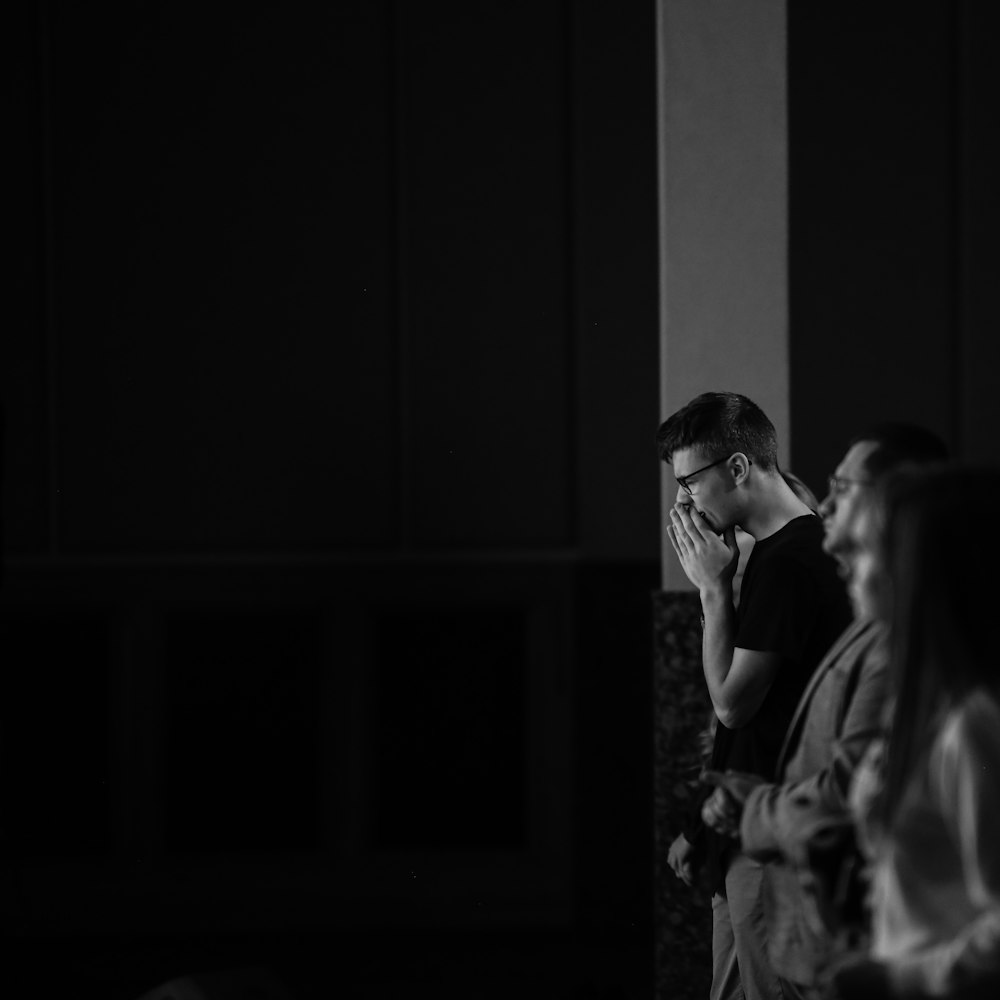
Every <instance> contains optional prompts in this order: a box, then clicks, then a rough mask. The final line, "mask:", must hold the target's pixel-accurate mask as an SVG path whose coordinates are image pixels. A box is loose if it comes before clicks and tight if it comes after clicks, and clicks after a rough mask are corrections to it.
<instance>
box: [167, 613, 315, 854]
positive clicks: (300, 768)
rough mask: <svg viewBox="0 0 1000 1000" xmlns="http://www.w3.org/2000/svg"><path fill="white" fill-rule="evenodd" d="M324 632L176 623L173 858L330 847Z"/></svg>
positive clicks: (280, 624)
mask: <svg viewBox="0 0 1000 1000" xmlns="http://www.w3.org/2000/svg"><path fill="white" fill-rule="evenodd" d="M322 634H323V633H322V628H321V625H320V620H319V618H318V617H310V616H308V615H306V614H303V613H290V614H289V613H285V614H282V613H279V612H275V611H273V610H271V609H266V608H265V609H258V610H256V611H254V610H249V611H248V610H242V611H231V612H229V613H226V612H221V611H215V612H211V613H209V612H201V613H187V614H178V615H175V616H173V617H172V618H171V619H170V620H168V623H167V627H166V643H165V652H164V681H163V688H164V691H165V710H164V718H165V722H164V725H165V749H166V767H165V773H164V775H163V782H164V790H163V815H164V832H165V840H166V847H167V850H168V851H179V852H224V853H232V852H240V851H247V850H257V851H262V850H283V849H284V850H288V849H299V850H303V849H316V848H317V847H318V846H319V844H320V842H321V838H322V832H321V830H320V798H321V796H320V787H319V782H320V772H319V761H320V754H319V748H320V737H319V728H320V720H321V719H322V717H323V714H324V711H325V709H324V706H323V705H321V704H320V701H319V694H320V692H321V690H322V680H321V670H322V669H323V667H324V666H325V664H324V649H323V640H322ZM327 710H328V709H327Z"/></svg>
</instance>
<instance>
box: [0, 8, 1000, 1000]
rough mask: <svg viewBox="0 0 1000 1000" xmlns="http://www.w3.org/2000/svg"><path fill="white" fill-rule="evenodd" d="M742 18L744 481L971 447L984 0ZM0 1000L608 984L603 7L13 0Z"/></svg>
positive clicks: (631, 943)
mask: <svg viewBox="0 0 1000 1000" xmlns="http://www.w3.org/2000/svg"><path fill="white" fill-rule="evenodd" d="M906 11H907V13H906V16H905V18H902V19H901V18H900V17H899V16H898V15H897V16H896V17H891V16H890V12H887V11H886V12H880V11H878V10H875V11H872V10H869V9H866V10H865V11H864V12H863V13H862V12H861V11H854V12H852V11H849V10H841V9H839V8H838V9H836V10H835V9H833V8H832V7H830V6H824V7H823V8H820V7H818V6H816V5H811V4H791V5H790V10H789V142H790V146H789V149H790V153H789V155H790V186H791V194H790V288H791V292H790V317H791V331H790V359H791V361H790V364H791V370H790V382H791V418H792V435H793V436H792V441H793V446H792V456H791V465H792V467H793V468H794V469H795V470H796V471H797V472H798V473H799V474H800V475H802V476H803V477H804V478H805V479H806V480H807V482H809V484H810V485H811V486H812V487H813V489H815V490H816V491H817V492H818V493H821V492H822V481H823V476H824V475H825V474H826V473H827V472H828V471H830V470H831V469H832V468H833V466H834V465H835V464H836V462H837V461H838V459H839V457H840V455H841V454H842V452H843V449H844V444H845V442H846V440H847V438H848V437H849V436H850V435H851V434H852V433H853V432H854V430H855V429H857V428H858V427H860V426H863V425H864V424H865V423H867V422H868V421H870V420H873V419H877V418H882V417H888V416H891V417H901V418H907V419H915V420H920V421H922V422H924V423H927V424H928V425H930V426H932V427H933V428H934V429H936V430H938V431H939V432H940V433H941V434H942V435H944V436H945V437H946V438H947V439H948V440H949V442H950V443H951V444H952V445H953V447H955V448H956V450H957V451H958V453H959V454H962V455H964V456H965V457H968V458H976V459H994V460H995V459H996V458H997V457H998V455H997V446H996V444H995V430H996V428H997V425H998V421H997V420H996V413H997V410H996V407H997V400H996V396H997V393H996V379H995V376H994V372H995V371H996V362H997V360H998V359H997V356H996V355H997V347H996V338H995V337H994V336H993V329H994V319H995V315H994V314H995V308H994V305H993V291H992V287H991V280H990V279H991V277H992V274H993V273H994V270H995V268H994V265H995V264H996V247H995V240H994V239H993V234H994V233H995V231H996V223H997V221H998V220H997V209H996V195H995V191H994V189H993V178H994V177H995V176H996V170H995V167H996V154H995V151H994V148H993V142H992V131H993V128H992V122H993V118H994V115H993V111H994V105H993V104H992V103H991V102H992V98H991V96H990V95H991V92H992V91H991V87H990V83H991V82H992V79H993V77H994V76H995V73H994V71H993V68H992V65H991V64H990V61H989V60H990V58H991V48H992V43H991V40H992V39H995V37H996V36H995V34H994V33H993V25H992V24H988V23H986V19H987V18H988V17H989V15H986V14H984V13H982V12H981V10H976V9H974V8H973V7H971V6H970V7H968V8H967V7H965V6H963V5H953V4H948V3H937V4H926V5H908V6H907V8H906ZM6 36H7V41H6V44H7V48H8V52H7V55H8V59H7V62H8V64H9V66H10V68H11V72H12V76H11V79H12V80H13V84H14V95H15V100H14V102H13V104H12V107H13V116H12V121H11V129H10V132H11V138H12V140H13V141H12V142H11V143H10V147H9V148H10V152H9V154H8V156H9V160H10V164H11V166H12V168H13V175H14V181H13V184H12V186H11V188H10V190H11V191H12V192H13V197H12V199H11V212H10V217H11V220H12V221H11V234H12V238H13V242H14V245H15V249H16V251H17V254H16V264H15V271H14V281H13V284H12V295H11V297H10V301H9V315H8V320H7V323H6V324H5V325H6V327H7V329H6V333H5V336H4V340H3V344H4V348H3V362H2V366H0V388H2V393H3V419H4V437H3V449H4V456H3V457H4V464H3V494H2V501H3V537H4V546H5V564H4V569H3V581H2V598H3V604H2V630H3V631H2V653H0V655H2V662H3V683H4V695H3V697H2V698H0V741H2V758H0V763H2V773H3V775H4V787H3V801H4V811H3V812H4V815H3V856H4V868H3V876H2V877H3V883H4V888H3V890H2V892H0V907H2V915H3V923H4V928H5V934H6V936H8V938H11V939H13V940H14V942H15V944H16V945H17V949H16V950H17V955H18V958H17V960H16V962H15V963H14V965H13V967H12V972H11V975H12V977H14V980H15V981H17V982H20V983H21V987H20V988H21V989H22V994H21V995H43V996H44V995H55V993H54V991H55V990H56V989H60V990H62V989H72V990H74V991H75V994H76V995H88V994H90V995H100V996H105V997H109V998H114V997H122V998H123V1000H125V998H130V997H135V996H137V995H138V994H139V993H141V992H143V991H144V990H147V989H150V988H152V987H153V986H155V985H156V984H157V983H158V982H162V981H163V980H166V979H169V978H171V977H173V976H177V975H180V974H184V973H191V972H197V971H202V970H212V969H225V968H232V967H238V966H244V965H254V964H263V965H269V966H272V967H274V968H275V969H277V970H278V972H279V974H280V975H281V976H282V977H283V978H284V979H285V981H286V982H288V983H289V984H290V985H291V986H292V987H293V989H294V990H295V991H296V995H301V996H304V997H309V996H314V995H327V994H329V993H332V991H333V988H334V987H335V986H344V985H345V984H349V988H350V991H353V992H348V993H347V995H365V996H383V995H385V996H389V995H396V994H399V993H401V992H403V991H405V992H408V993H412V992H414V991H417V992H423V991H425V990H426V991H427V992H433V993H435V995H441V996H450V995H455V996H458V995H461V996H463V997H468V996H493V995H500V994H501V993H502V994H504V995H508V994H509V993H510V992H511V990H513V989H516V990H518V991H520V992H521V993H524V994H527V995H532V996H534V995H538V996H542V995H545V996H547V997H552V996H565V997H579V996H609V997H610V996H614V997H626V996H627V997H647V996H650V995H651V992H652V983H653V957H652V954H653V950H652V941H653V935H654V933H655V932H654V928H653V926H652V904H651V898H652V893H651V884H650V883H651V877H652V875H651V873H652V857H651V854H652V818H651V817H652V811H651V788H652V766H651V731H652V717H651V711H652V710H651V696H650V687H651V679H650V678H651V661H652V651H651V641H652V640H651V624H650V593H651V591H652V590H654V589H655V588H656V587H657V585H658V581H659V566H658V554H659V526H658V518H659V515H658V503H659V501H658V481H659V478H658V477H659V471H658V466H657V463H656V460H655V453H654V449H653V446H652V439H653V434H654V432H655V428H656V424H657V421H658V419H659V405H660V404H659V401H658V398H657V352H658V337H659V334H658V329H657V322H658V320H657V260H656V253H657V250H656V247H657V234H656V218H657V215H656V142H657V136H656V125H657V123H656V113H655V96H656V95H655V53H656V44H655V33H654V7H653V5H652V4H651V3H630V4H619V3H612V2H610V0H607V2H598V0H579V2H574V3H569V2H563V3H557V2H551V3H541V2H537V0H535V2H524V3H505V4H501V5H497V4H486V3H477V2H461V3H460V2H452V3H447V2H431V3H422V4H404V3H398V2H397V3H390V2H383V3H377V2H371V0H356V2H353V3H349V2H338V3H335V4H334V3H331V4H327V5H317V6H313V5H303V6H301V7H296V6H295V5H285V6H278V5H275V6H273V7H272V8H270V9H260V10H258V9H257V8H255V7H248V6H238V5H232V6H225V5H218V4H212V5H203V4H185V3H170V4H167V3H140V4H123V5H121V6H112V5H108V4H93V5H79V4H70V3H65V2H48V3H44V4H40V5H33V4H30V3H22V4H17V5H15V7H14V8H13V9H12V12H10V14H9V30H8V32H7V33H6Z"/></svg>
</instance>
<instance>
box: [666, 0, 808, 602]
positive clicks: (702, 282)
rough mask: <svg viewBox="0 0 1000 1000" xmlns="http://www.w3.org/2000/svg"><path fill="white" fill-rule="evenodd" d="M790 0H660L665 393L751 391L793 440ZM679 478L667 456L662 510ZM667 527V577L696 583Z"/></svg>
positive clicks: (676, 585) (675, 397) (785, 449)
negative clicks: (787, 37)
mask: <svg viewBox="0 0 1000 1000" xmlns="http://www.w3.org/2000/svg"><path fill="white" fill-rule="evenodd" d="M785 87H786V59H785V2H784V0H657V89H658V109H657V114H658V133H659V142H658V145H659V195H660V406H661V416H663V417H666V416H668V415H669V414H670V413H672V412H673V411H674V410H677V409H678V408H679V407H681V406H683V405H684V404H685V403H686V402H688V400H690V399H691V398H693V397H694V396H696V395H697V394H698V393H700V392H706V391H709V390H716V391H722V390H726V391H733V392H741V393H743V394H745V395H747V396H749V397H750V398H751V399H753V400H754V401H755V402H756V403H758V404H759V405H760V406H761V407H762V408H763V410H764V412H765V413H767V415H768V416H769V417H770V418H771V420H772V421H773V422H774V425H775V427H776V428H777V431H778V447H779V456H780V457H781V460H782V462H785V461H787V455H788V453H789V426H788V424H789V417H788V414H789V403H788V266H787V257H788V157H787V148H788V143H787V114H786V100H785ZM675 492H676V484H675V483H674V481H673V477H672V476H671V475H670V473H669V470H668V469H667V468H666V467H664V477H663V488H662V512H663V517H664V519H665V518H666V512H667V510H668V509H669V506H670V504H672V503H673V498H674V494H675ZM663 534H664V537H663V567H664V572H663V586H664V589H666V590H683V589H687V588H688V583H687V580H686V578H685V577H684V574H683V573H682V572H681V569H680V567H679V566H678V564H677V560H676V557H675V556H674V553H673V550H672V549H671V548H670V543H669V541H668V540H667V539H666V537H665V533H663Z"/></svg>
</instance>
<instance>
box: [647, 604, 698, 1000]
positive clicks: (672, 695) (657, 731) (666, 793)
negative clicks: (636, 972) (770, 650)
mask: <svg viewBox="0 0 1000 1000" xmlns="http://www.w3.org/2000/svg"><path fill="white" fill-rule="evenodd" d="M700 618H701V609H700V606H699V603H698V595H697V594H691V593H673V592H671V593H668V592H662V591H661V592H658V593H656V594H654V595H653V633H654V643H655V651H654V698H655V719H654V738H653V739H654V744H653V745H654V765H653V767H654V773H653V788H654V817H655V818H654V843H655V850H656V855H655V865H654V869H655V883H656V889H655V927H656V996H657V998H658V1000H666V998H667V997H670V998H672V1000H679V998H685V997H691V998H694V997H699V998H701V997H704V996H707V994H708V988H709V984H710V982H711V968H712V964H711V954H712V948H711V944H712V918H711V901H710V898H709V895H708V893H707V892H706V891H705V890H704V889H702V888H700V887H698V886H695V887H694V888H691V889H689V888H688V887H687V886H685V885H684V883H683V882H681V881H680V880H679V879H678V878H677V877H676V876H675V875H674V873H673V872H672V871H671V870H670V868H669V866H668V865H667V852H668V850H669V849H670V844H671V842H672V841H673V839H674V837H676V836H677V834H678V833H679V832H680V831H681V830H682V829H683V827H684V825H685V823H686V820H687V816H688V814H689V811H690V809H691V806H692V801H693V799H694V798H695V796H696V795H697V794H698V791H699V788H700V785H699V782H698V774H699V772H700V770H701V767H702V746H703V744H704V739H703V737H704V731H705V729H706V727H707V725H708V722H709V719H710V718H711V704H710V702H709V700H708V692H707V691H706V689H705V682H704V679H703V676H702V671H701V623H700Z"/></svg>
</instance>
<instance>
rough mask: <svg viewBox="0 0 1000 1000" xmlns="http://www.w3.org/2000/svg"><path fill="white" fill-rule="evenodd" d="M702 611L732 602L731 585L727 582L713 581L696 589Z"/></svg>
mask: <svg viewBox="0 0 1000 1000" xmlns="http://www.w3.org/2000/svg"><path fill="white" fill-rule="evenodd" d="M698 597H699V598H700V599H701V610H702V612H705V611H711V610H714V609H716V608H721V607H724V606H725V605H726V604H732V603H733V587H732V584H729V583H713V584H712V585H711V586H709V587H701V588H700V589H699V590H698Z"/></svg>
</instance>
